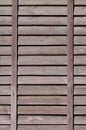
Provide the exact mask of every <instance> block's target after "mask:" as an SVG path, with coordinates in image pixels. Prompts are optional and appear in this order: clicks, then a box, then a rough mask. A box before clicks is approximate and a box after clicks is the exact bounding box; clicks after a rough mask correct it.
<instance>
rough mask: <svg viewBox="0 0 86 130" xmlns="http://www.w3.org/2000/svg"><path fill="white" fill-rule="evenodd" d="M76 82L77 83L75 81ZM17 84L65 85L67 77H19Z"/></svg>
mask: <svg viewBox="0 0 86 130" xmlns="http://www.w3.org/2000/svg"><path fill="white" fill-rule="evenodd" d="M76 82H77V81H76ZM18 84H67V77H62V76H57V77H55V76H46V77H45V76H19V77H18Z"/></svg>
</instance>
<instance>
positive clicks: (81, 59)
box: [74, 56, 86, 65]
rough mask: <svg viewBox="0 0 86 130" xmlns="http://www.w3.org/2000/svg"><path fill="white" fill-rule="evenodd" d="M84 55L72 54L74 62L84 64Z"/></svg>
mask: <svg viewBox="0 0 86 130" xmlns="http://www.w3.org/2000/svg"><path fill="white" fill-rule="evenodd" d="M85 59H86V56H74V64H76V65H79V64H80V65H84V64H86V60H85Z"/></svg>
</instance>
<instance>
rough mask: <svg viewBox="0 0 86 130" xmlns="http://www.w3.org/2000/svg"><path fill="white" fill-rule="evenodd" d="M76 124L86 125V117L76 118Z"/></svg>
mask: <svg viewBox="0 0 86 130" xmlns="http://www.w3.org/2000/svg"><path fill="white" fill-rule="evenodd" d="M74 124H77V125H78V124H79V125H80V124H83V125H86V116H75V118H74Z"/></svg>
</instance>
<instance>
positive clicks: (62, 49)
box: [18, 46, 67, 55]
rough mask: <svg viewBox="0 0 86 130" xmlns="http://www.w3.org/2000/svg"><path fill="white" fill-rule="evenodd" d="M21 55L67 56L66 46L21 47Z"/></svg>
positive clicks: (19, 51)
mask: <svg viewBox="0 0 86 130" xmlns="http://www.w3.org/2000/svg"><path fill="white" fill-rule="evenodd" d="M18 54H19V55H65V54H67V47H66V46H35V47H34V46H20V47H19V48H18Z"/></svg>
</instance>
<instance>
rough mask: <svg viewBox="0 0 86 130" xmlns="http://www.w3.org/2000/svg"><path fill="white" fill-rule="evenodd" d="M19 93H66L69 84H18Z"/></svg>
mask: <svg viewBox="0 0 86 130" xmlns="http://www.w3.org/2000/svg"><path fill="white" fill-rule="evenodd" d="M18 94H19V95H66V94H67V86H66V85H64V86H62V85H36V86H35V85H26V86H25V85H18Z"/></svg>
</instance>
